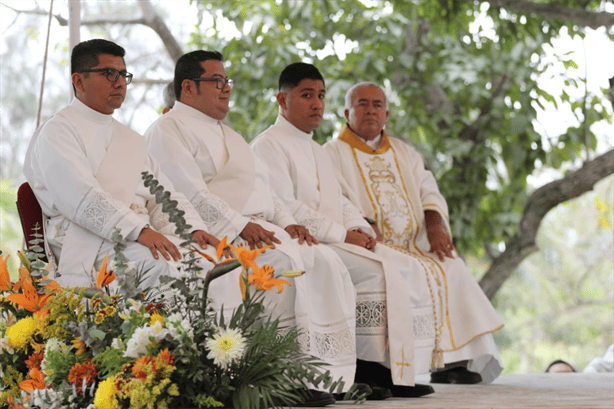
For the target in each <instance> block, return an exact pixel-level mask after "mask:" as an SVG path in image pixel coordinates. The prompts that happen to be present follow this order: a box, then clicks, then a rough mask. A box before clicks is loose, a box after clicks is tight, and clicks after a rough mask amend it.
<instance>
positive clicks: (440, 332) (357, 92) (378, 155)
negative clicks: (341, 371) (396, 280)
mask: <svg viewBox="0 0 614 409" xmlns="http://www.w3.org/2000/svg"><path fill="white" fill-rule="evenodd" d="M345 116H346V119H347V124H346V125H345V126H344V127H343V128H342V130H341V133H340V134H339V136H338V137H337V138H334V139H333V140H332V141H330V142H329V143H327V144H326V145H325V148H326V149H327V151H328V152H329V154H330V155H331V159H332V161H333V163H334V164H335V166H336V168H337V170H338V174H339V177H341V178H343V179H344V181H345V182H347V184H346V186H348V187H349V189H350V191H352V192H353V193H354V194H356V195H357V196H358V197H357V198H356V199H355V200H357V203H358V205H359V207H360V209H361V211H362V212H363V214H364V215H365V216H366V217H368V218H371V219H373V220H374V221H375V222H376V223H377V226H378V228H379V230H380V232H381V236H382V238H383V242H384V243H385V244H386V245H388V246H391V247H393V248H396V249H399V250H400V251H403V252H405V253H407V254H409V255H411V257H413V258H415V259H416V260H418V261H419V262H420V265H421V266H422V268H423V271H424V273H425V274H427V275H428V276H429V277H432V278H433V279H434V281H432V283H436V285H435V286H433V287H432V288H431V290H432V291H434V292H435V299H436V300H438V302H437V309H436V311H435V312H436V314H435V319H436V322H435V328H436V344H435V346H436V348H437V349H441V350H443V359H444V361H445V362H446V363H447V365H446V368H445V369H446V370H443V371H435V372H433V373H432V374H431V382H435V383H437V382H440V383H472V382H473V380H475V381H479V380H480V379H479V377H476V376H475V375H473V374H474V373H477V374H479V375H480V377H481V380H482V381H484V382H492V381H493V380H494V379H495V378H496V377H497V376H498V375H499V373H500V372H501V370H502V364H501V359H500V357H499V354H498V352H497V348H496V346H495V343H494V340H493V337H492V334H491V333H492V332H494V331H496V330H498V329H499V328H501V327H502V326H503V325H502V323H501V321H500V319H499V317H498V316H497V313H496V312H495V310H494V308H493V307H492V305H491V304H490V302H489V301H488V299H487V298H486V296H485V295H484V293H483V292H482V290H481V288H480V287H479V285H478V284H477V282H476V281H475V279H474V278H473V277H472V276H471V274H470V273H469V271H468V270H467V267H466V266H465V264H464V262H463V260H462V259H461V258H460V257H458V255H457V254H455V249H454V246H453V245H452V240H451V238H450V234H449V231H450V227H449V224H448V207H447V204H446V201H445V199H444V198H443V196H442V195H441V194H440V193H439V189H438V188H437V183H436V182H435V178H434V177H433V175H432V173H431V172H429V171H427V170H425V168H424V164H423V162H422V159H421V158H420V155H419V154H418V153H417V152H416V151H414V150H413V149H412V148H410V147H409V146H408V145H407V144H405V143H403V142H402V141H401V140H399V139H397V138H393V137H391V136H390V135H388V134H387V133H386V131H384V126H385V124H386V121H387V118H388V107H387V100H386V96H385V94H384V92H383V90H382V89H381V88H380V87H379V86H377V85H375V84H372V83H361V84H358V85H356V86H354V87H352V88H351V89H350V90H349V91H348V93H347V95H346V108H345Z"/></svg>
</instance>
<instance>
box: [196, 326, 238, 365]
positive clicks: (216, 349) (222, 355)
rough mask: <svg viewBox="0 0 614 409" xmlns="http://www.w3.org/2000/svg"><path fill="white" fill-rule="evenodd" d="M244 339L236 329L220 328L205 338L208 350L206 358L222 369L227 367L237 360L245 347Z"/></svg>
mask: <svg viewBox="0 0 614 409" xmlns="http://www.w3.org/2000/svg"><path fill="white" fill-rule="evenodd" d="M246 341H247V340H246V339H245V338H244V337H243V335H241V331H240V330H238V329H227V330H220V331H219V332H218V333H217V334H215V335H214V336H213V339H209V340H207V344H206V348H207V349H208V350H209V351H210V352H209V354H208V355H207V358H210V359H213V362H214V363H215V364H216V365H217V366H219V367H220V368H222V369H226V368H228V365H229V364H230V363H231V362H233V361H238V360H239V359H240V358H241V357H242V356H243V352H244V351H245V348H246Z"/></svg>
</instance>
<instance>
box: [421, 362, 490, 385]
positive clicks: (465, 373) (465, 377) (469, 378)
mask: <svg viewBox="0 0 614 409" xmlns="http://www.w3.org/2000/svg"><path fill="white" fill-rule="evenodd" d="M480 382H482V375H480V374H479V373H477V372H471V371H469V370H468V369H467V368H465V367H462V366H461V367H456V368H452V369H448V370H445V371H437V372H433V373H432V374H431V383H456V384H460V385H472V384H474V383H480Z"/></svg>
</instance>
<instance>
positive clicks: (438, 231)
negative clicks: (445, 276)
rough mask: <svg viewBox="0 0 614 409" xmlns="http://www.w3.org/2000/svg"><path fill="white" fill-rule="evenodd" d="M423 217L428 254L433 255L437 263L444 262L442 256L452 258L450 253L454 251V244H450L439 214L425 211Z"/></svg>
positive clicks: (450, 241) (450, 240)
mask: <svg viewBox="0 0 614 409" xmlns="http://www.w3.org/2000/svg"><path fill="white" fill-rule="evenodd" d="M424 216H425V218H426V237H427V238H428V240H429V243H430V244H431V249H430V250H429V253H435V254H436V255H437V257H438V258H439V261H444V260H445V257H444V256H447V257H449V258H454V254H453V253H452V252H453V251H454V250H456V249H455V248H454V244H452V239H451V238H450V236H449V235H448V233H447V232H446V229H445V227H444V225H443V223H442V222H441V216H440V215H439V213H437V212H435V211H433V210H427V211H425V212H424Z"/></svg>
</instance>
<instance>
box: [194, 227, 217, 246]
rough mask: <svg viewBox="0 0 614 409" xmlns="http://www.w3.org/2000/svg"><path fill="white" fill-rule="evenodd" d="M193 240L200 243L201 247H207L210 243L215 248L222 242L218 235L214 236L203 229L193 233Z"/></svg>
mask: <svg viewBox="0 0 614 409" xmlns="http://www.w3.org/2000/svg"><path fill="white" fill-rule="evenodd" d="M192 240H194V241H195V242H196V243H198V245H199V246H200V248H201V249H206V248H207V245H208V244H210V245H212V246H213V247H214V248H217V246H218V245H219V244H220V241H219V240H218V239H217V237H215V236H212V235H211V234H209V233H207V232H204V231H202V230H196V231H195V232H194V233H192Z"/></svg>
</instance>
